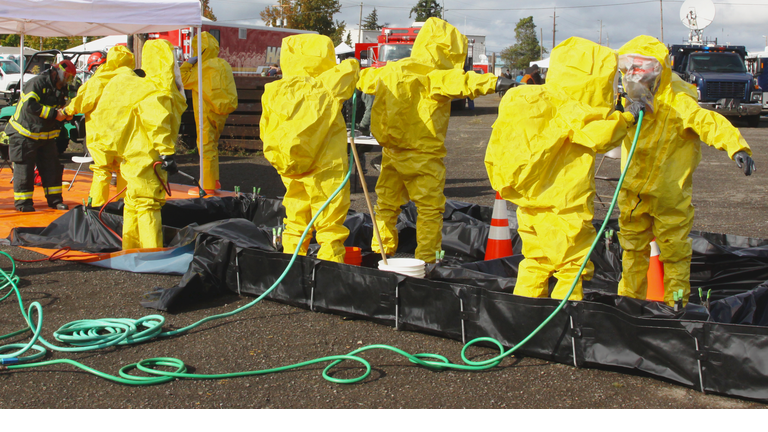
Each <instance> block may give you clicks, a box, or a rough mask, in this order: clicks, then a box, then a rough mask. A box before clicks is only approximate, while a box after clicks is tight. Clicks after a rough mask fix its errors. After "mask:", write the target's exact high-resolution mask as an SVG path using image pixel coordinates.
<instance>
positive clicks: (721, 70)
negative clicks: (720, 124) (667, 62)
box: [669, 44, 763, 127]
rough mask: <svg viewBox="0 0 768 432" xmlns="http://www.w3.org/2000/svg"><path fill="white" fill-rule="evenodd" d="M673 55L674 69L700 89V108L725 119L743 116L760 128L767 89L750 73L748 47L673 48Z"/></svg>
mask: <svg viewBox="0 0 768 432" xmlns="http://www.w3.org/2000/svg"><path fill="white" fill-rule="evenodd" d="M669 55H670V57H671V61H672V69H673V70H674V71H675V72H676V73H677V74H678V75H680V77H682V78H683V79H684V80H685V81H687V82H689V83H691V84H693V85H695V86H696V89H697V92H698V96H699V106H701V107H702V108H706V109H709V110H712V111H715V112H717V113H719V114H722V115H724V116H725V117H729V118H734V117H736V118H738V117H742V118H744V119H745V120H746V121H747V124H748V125H749V126H750V127H757V126H759V125H760V113H761V111H762V109H763V90H762V89H761V88H760V86H759V85H758V84H757V80H756V79H755V77H753V76H752V74H750V73H748V72H747V68H746V66H745V64H744V58H745V57H746V55H747V50H746V48H745V47H744V46H737V45H728V46H718V45H716V44H714V45H710V44H686V45H672V46H671V47H670V48H669Z"/></svg>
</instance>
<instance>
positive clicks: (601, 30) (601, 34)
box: [597, 20, 603, 45]
mask: <svg viewBox="0 0 768 432" xmlns="http://www.w3.org/2000/svg"><path fill="white" fill-rule="evenodd" d="M597 44H598V45H602V44H603V20H600V39H598V41H597Z"/></svg>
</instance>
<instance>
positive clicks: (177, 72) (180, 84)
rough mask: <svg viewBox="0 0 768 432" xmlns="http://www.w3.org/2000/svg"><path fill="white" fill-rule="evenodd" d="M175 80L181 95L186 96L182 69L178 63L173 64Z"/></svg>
mask: <svg viewBox="0 0 768 432" xmlns="http://www.w3.org/2000/svg"><path fill="white" fill-rule="evenodd" d="M173 79H174V81H175V82H176V88H177V89H179V93H181V94H184V83H183V81H182V79H181V69H180V68H179V63H178V62H173Z"/></svg>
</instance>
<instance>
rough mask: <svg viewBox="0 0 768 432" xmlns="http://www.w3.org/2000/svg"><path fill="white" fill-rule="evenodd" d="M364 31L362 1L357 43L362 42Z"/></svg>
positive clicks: (361, 3)
mask: <svg viewBox="0 0 768 432" xmlns="http://www.w3.org/2000/svg"><path fill="white" fill-rule="evenodd" d="M362 33H363V2H360V21H359V22H358V24H357V43H362V42H363V40H362V36H361V35H362Z"/></svg>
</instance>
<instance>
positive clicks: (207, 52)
mask: <svg viewBox="0 0 768 432" xmlns="http://www.w3.org/2000/svg"><path fill="white" fill-rule="evenodd" d="M201 34H202V35H203V41H202V49H203V55H202V56H200V57H202V58H201V59H200V60H203V62H205V60H209V59H212V58H216V57H218V56H219V42H218V41H217V40H216V38H215V37H213V35H212V34H210V33H208V32H203V33H201ZM192 55H194V56H196V55H198V54H197V36H195V37H193V38H192Z"/></svg>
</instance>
